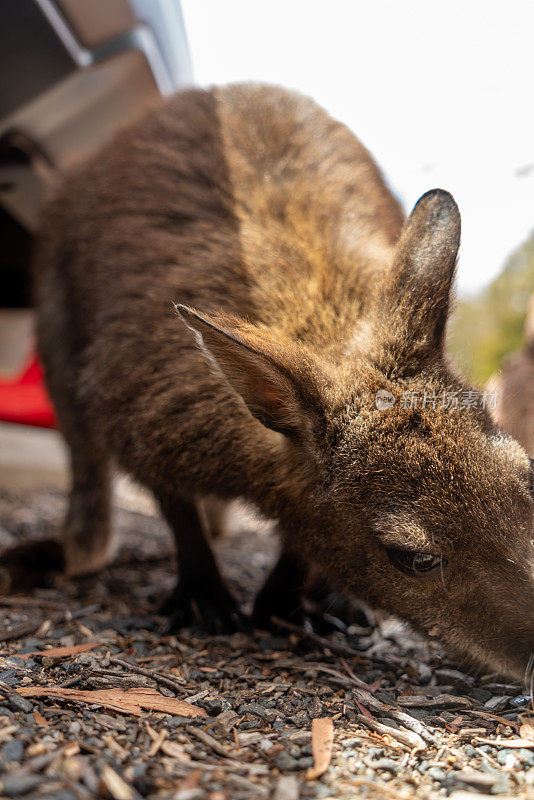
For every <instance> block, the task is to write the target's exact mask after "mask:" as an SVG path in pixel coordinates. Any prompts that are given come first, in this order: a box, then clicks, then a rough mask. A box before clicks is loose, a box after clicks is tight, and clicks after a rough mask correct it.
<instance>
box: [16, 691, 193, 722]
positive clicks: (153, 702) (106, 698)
mask: <svg viewBox="0 0 534 800" xmlns="http://www.w3.org/2000/svg"><path fill="white" fill-rule="evenodd" d="M18 693H19V694H20V695H22V696H23V697H59V698H60V699H61V700H74V701H76V702H79V703H89V704H91V705H99V706H104V707H105V708H111V709H113V710H114V711H119V712H120V713H121V714H133V715H134V716H136V717H140V716H141V714H142V709H151V710H152V711H161V712H162V713H164V714H175V715H177V716H180V717H201V718H204V717H207V713H206V711H204V709H203V708H199V707H198V706H194V705H192V704H191V703H186V702H185V701H184V700H177V699H176V698H174V697H164V695H162V694H160V693H159V692H158V691H157V690H156V689H151V688H149V687H140V688H137V687H136V688H134V689H127V690H126V691H125V690H123V689H90V690H83V689H70V688H68V687H66V688H65V687H64V688H62V687H60V686H21V687H19V689H18Z"/></svg>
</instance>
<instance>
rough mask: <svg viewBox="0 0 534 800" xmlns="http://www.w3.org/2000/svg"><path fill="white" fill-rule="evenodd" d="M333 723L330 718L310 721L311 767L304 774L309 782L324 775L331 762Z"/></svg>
mask: <svg viewBox="0 0 534 800" xmlns="http://www.w3.org/2000/svg"><path fill="white" fill-rule="evenodd" d="M333 746H334V722H333V720H332V719H331V718H330V717H320V718H318V719H314V720H312V753H313V767H311V768H310V769H309V770H308V771H307V772H306V778H307V779H308V780H309V781H312V780H315V778H319V777H320V776H321V775H324V773H325V772H326V770H327V769H328V767H329V766H330V761H331V760H332V748H333Z"/></svg>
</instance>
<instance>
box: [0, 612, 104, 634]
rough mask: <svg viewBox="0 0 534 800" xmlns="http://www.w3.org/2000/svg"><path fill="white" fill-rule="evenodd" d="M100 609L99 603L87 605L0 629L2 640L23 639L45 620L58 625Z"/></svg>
mask: <svg viewBox="0 0 534 800" xmlns="http://www.w3.org/2000/svg"><path fill="white" fill-rule="evenodd" d="M99 610H100V606H99V605H92V606H85V608H79V609H78V610H77V611H63V612H62V613H61V614H54V615H53V616H50V617H48V618H47V619H44V620H43V619H42V620H38V621H34V622H27V623H25V624H24V625H19V627H18V628H12V629H11V630H5V629H4V630H0V642H10V641H13V640H14V639H21V638H22V637H23V636H28V635H29V634H31V633H35V631H37V630H38V629H39V628H40V627H41V625H43V624H44V623H45V622H50V624H51V625H57V624H58V623H61V622H69V621H70V620H71V619H80V618H81V617H88V616H89V615H90V614H94V613H95V612H96V611H99Z"/></svg>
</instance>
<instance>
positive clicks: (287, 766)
mask: <svg viewBox="0 0 534 800" xmlns="http://www.w3.org/2000/svg"><path fill="white" fill-rule="evenodd" d="M274 765H275V767H277V769H279V770H280V772H297V771H299V770H300V769H301V765H300V763H299V762H298V761H297V759H296V758H292V757H291V756H290V755H289V753H286V752H285V751H284V752H282V753H278V755H277V756H276V758H275V759H274Z"/></svg>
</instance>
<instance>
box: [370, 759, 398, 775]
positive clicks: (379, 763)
mask: <svg viewBox="0 0 534 800" xmlns="http://www.w3.org/2000/svg"><path fill="white" fill-rule="evenodd" d="M373 767H374V768H375V769H387V771H388V772H393V773H394V774H396V773H397V770H398V764H397V762H396V761H393V759H392V758H379V759H377V760H376V761H375V762H374V763H373Z"/></svg>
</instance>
